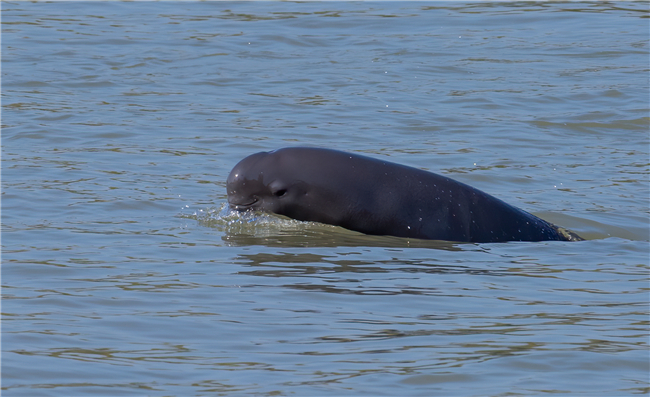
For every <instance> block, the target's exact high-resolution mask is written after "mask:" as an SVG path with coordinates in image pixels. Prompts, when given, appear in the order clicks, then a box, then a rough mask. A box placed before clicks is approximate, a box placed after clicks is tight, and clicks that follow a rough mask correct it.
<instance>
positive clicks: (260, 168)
mask: <svg viewBox="0 0 650 397" xmlns="http://www.w3.org/2000/svg"><path fill="white" fill-rule="evenodd" d="M278 152H279V151H273V152H260V153H255V154H253V155H250V156H248V157H246V158H245V159H243V160H242V161H240V162H239V163H238V164H237V165H235V167H234V168H233V170H232V171H231V172H230V175H229V176H228V180H227V183H226V190H227V192H228V203H229V204H230V207H231V208H232V209H235V210H237V211H248V210H257V211H262V212H272V213H275V214H279V215H286V216H289V217H292V218H295V219H300V220H312V219H304V218H306V215H304V214H303V212H304V211H302V207H303V206H304V205H307V206H310V204H309V202H308V201H309V198H308V197H307V195H308V192H309V190H310V189H309V185H308V184H307V183H305V182H304V181H302V180H301V179H300V178H299V173H300V172H299V170H296V169H295V164H294V162H293V161H291V160H290V159H287V158H286V157H287V156H283V155H282V153H278Z"/></svg>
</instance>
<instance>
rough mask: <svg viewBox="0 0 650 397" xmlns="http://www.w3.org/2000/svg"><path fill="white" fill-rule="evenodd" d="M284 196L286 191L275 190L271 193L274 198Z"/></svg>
mask: <svg viewBox="0 0 650 397" xmlns="http://www.w3.org/2000/svg"><path fill="white" fill-rule="evenodd" d="M285 194H287V189H279V190H276V191H275V192H273V195H274V196H275V197H282V196H284V195H285Z"/></svg>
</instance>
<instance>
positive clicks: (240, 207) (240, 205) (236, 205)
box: [228, 197, 259, 211]
mask: <svg viewBox="0 0 650 397" xmlns="http://www.w3.org/2000/svg"><path fill="white" fill-rule="evenodd" d="M258 201H259V200H258V198H257V197H253V198H251V199H250V200H248V201H246V202H236V201H234V200H228V205H229V206H230V208H232V209H234V210H236V211H248V210H250V209H252V208H253V206H254V205H255V204H256V203H257V202H258Z"/></svg>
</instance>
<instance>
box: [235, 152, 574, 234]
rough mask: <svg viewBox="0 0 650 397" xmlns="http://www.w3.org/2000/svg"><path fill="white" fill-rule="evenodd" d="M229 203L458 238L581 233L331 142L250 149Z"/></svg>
mask: <svg viewBox="0 0 650 397" xmlns="http://www.w3.org/2000/svg"><path fill="white" fill-rule="evenodd" d="M227 191H228V203H229V204H230V206H231V208H233V209H235V210H238V211H248V210H256V211H262V212H270V213H275V214H279V215H285V216H288V217H289V218H293V219H297V220H300V221H313V222H321V223H326V224H330V225H336V226H341V227H344V228H346V229H350V230H355V231H357V232H361V233H366V234H373V235H389V236H397V237H408V238H418V239H429V240H447V241H457V242H475V243H486V242H504V241H546V240H561V241H573V240H582V239H581V238H580V237H579V236H577V235H576V234H574V233H572V232H570V231H567V230H565V229H562V228H558V227H557V226H555V225H553V224H551V223H549V222H547V221H545V220H543V219H541V218H538V217H536V216H534V215H532V214H529V213H528V212H526V211H523V210H521V209H519V208H516V207H513V206H511V205H509V204H507V203H505V202H503V201H501V200H499V199H497V198H496V197H493V196H491V195H489V194H487V193H485V192H482V191H480V190H478V189H475V188H473V187H471V186H469V185H466V184H464V183H461V182H458V181H455V180H453V179H450V178H447V177H445V176H442V175H438V174H434V173H431V172H427V171H423V170H420V169H417V168H413V167H407V166H404V165H400V164H396V163H391V162H388V161H385V160H379V159H375V158H371V157H366V156H360V155H357V154H353V153H347V152H342V151H337V150H331V149H322V148H305V147H293V148H284V149H278V150H275V151H272V152H260V153H256V154H253V155H251V156H248V157H246V158H245V159H243V160H242V161H240V162H239V163H238V164H237V165H236V166H235V167H234V168H233V170H232V171H231V173H230V175H229V176H228V181H227Z"/></svg>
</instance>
